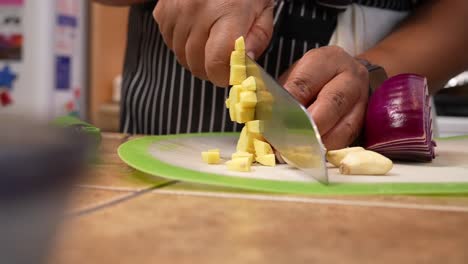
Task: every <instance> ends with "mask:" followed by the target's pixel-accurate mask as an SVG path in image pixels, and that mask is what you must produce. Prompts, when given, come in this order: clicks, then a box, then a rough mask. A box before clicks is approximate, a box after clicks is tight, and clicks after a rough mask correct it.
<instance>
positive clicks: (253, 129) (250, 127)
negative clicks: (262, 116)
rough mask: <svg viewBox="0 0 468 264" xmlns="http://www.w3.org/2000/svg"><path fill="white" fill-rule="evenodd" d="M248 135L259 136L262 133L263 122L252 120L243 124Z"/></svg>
mask: <svg viewBox="0 0 468 264" xmlns="http://www.w3.org/2000/svg"><path fill="white" fill-rule="evenodd" d="M245 126H246V127H247V131H248V132H249V133H255V134H261V133H263V122H262V121H260V120H253V121H249V122H247V123H245Z"/></svg>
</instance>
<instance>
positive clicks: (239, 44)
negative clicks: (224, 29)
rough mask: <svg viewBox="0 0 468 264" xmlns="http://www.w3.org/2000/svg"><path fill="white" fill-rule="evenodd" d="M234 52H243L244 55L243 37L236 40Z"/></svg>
mask: <svg viewBox="0 0 468 264" xmlns="http://www.w3.org/2000/svg"><path fill="white" fill-rule="evenodd" d="M234 50H236V51H243V52H244V53H245V40H244V37H242V36H241V37H239V38H238V39H236V43H235V45H234Z"/></svg>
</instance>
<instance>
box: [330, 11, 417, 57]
mask: <svg viewBox="0 0 468 264" xmlns="http://www.w3.org/2000/svg"><path fill="white" fill-rule="evenodd" d="M407 15H408V13H407V12H399V11H393V10H385V9H381V8H375V7H367V6H362V5H357V4H352V5H349V6H348V8H347V9H346V11H345V12H343V13H341V14H339V15H338V21H337V26H336V30H335V32H334V33H333V35H332V37H331V39H330V42H329V45H337V46H340V47H342V48H343V49H344V50H346V52H348V53H349V54H351V55H352V56H356V55H359V54H361V53H362V52H364V51H366V50H368V49H369V48H371V47H373V46H375V45H376V44H377V43H378V42H379V41H380V40H382V39H383V38H384V37H385V36H387V35H388V34H389V33H390V32H391V31H392V29H393V28H394V27H395V26H396V25H397V24H398V23H400V22H401V21H402V20H403V19H404V18H405V17H406V16H407Z"/></svg>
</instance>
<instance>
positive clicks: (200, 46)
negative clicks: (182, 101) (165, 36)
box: [185, 26, 209, 80]
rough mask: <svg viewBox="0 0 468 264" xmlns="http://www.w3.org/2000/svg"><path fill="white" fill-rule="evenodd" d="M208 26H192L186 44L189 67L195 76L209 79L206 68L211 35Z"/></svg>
mask: <svg viewBox="0 0 468 264" xmlns="http://www.w3.org/2000/svg"><path fill="white" fill-rule="evenodd" d="M208 28H209V27H205V26H200V27H195V28H192V31H191V32H190V36H189V37H188V40H187V43H186V45H185V54H186V61H187V65H188V68H189V69H190V71H191V72H192V74H193V75H194V76H196V77H198V78H200V79H202V80H206V79H208V75H207V74H206V70H205V46H206V42H207V41H208V37H209V31H208Z"/></svg>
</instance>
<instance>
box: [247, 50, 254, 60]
mask: <svg viewBox="0 0 468 264" xmlns="http://www.w3.org/2000/svg"><path fill="white" fill-rule="evenodd" d="M247 56H249V57H250V58H251V59H254V60H255V53H253V52H252V51H249V52H247Z"/></svg>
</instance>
